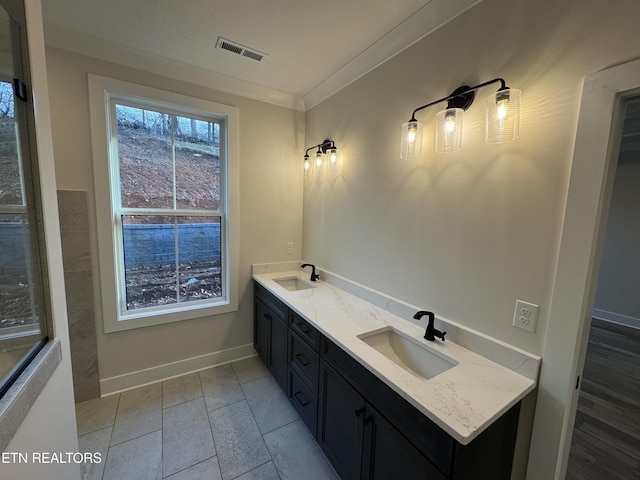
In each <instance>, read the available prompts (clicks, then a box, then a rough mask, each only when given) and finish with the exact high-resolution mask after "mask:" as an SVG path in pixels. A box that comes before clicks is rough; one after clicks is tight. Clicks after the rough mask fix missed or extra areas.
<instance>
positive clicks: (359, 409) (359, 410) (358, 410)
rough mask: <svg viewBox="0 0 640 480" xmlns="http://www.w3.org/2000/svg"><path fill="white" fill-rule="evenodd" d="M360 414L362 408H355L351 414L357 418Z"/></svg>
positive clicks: (362, 410)
mask: <svg viewBox="0 0 640 480" xmlns="http://www.w3.org/2000/svg"><path fill="white" fill-rule="evenodd" d="M362 412H364V407H360V408H356V409H355V411H354V412H353V413H354V414H355V416H356V417H359V416H360V415H362Z"/></svg>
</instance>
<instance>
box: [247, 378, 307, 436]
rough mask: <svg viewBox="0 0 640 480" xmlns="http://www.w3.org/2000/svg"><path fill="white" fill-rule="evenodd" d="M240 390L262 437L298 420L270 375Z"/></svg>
mask: <svg viewBox="0 0 640 480" xmlns="http://www.w3.org/2000/svg"><path fill="white" fill-rule="evenodd" d="M242 390H243V391H244V396H245V397H246V399H247V403H248V404H249V408H251V413H253V417H254V418H255V420H256V423H257V424H258V428H259V429H260V432H261V433H262V434H263V435H264V434H265V433H268V432H270V431H272V430H275V429H276V428H280V427H282V426H284V425H286V424H288V423H291V422H293V421H295V420H298V419H299V418H300V417H299V416H298V414H297V412H296V411H295V409H294V408H293V407H292V406H291V403H289V399H287V397H286V396H285V394H284V392H283V391H282V390H281V389H280V386H279V385H278V383H277V382H276V380H275V379H274V378H273V377H272V376H271V375H269V376H268V377H263V378H259V379H258V380H254V381H252V382H248V383H245V384H243V385H242Z"/></svg>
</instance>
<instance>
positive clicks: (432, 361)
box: [358, 327, 458, 380]
mask: <svg viewBox="0 0 640 480" xmlns="http://www.w3.org/2000/svg"><path fill="white" fill-rule="evenodd" d="M358 338H359V339H360V340H362V341H363V342H364V343H366V344H367V345H369V346H370V347H372V348H374V349H375V350H377V351H378V352H380V353H381V354H383V355H384V356H385V357H387V358H388V359H389V360H391V361H393V362H394V363H395V364H397V365H398V366H400V367H402V368H403V369H405V370H406V371H408V372H410V373H412V374H413V375H415V376H417V377H419V378H422V379H425V380H428V379H430V378H433V377H435V376H436V375H440V374H441V373H442V372H446V371H447V370H449V369H450V368H451V367H455V366H456V365H457V364H458V362H456V361H455V360H453V359H450V358H448V357H446V356H444V355H442V354H441V353H439V352H435V351H432V350H431V349H429V347H428V346H427V345H425V344H424V343H422V342H420V341H419V340H417V339H415V338H412V337H410V336H409V335H407V334H405V333H403V332H401V331H399V330H396V329H395V328H393V327H383V328H381V329H377V330H373V331H371V332H366V333H363V334H361V335H358Z"/></svg>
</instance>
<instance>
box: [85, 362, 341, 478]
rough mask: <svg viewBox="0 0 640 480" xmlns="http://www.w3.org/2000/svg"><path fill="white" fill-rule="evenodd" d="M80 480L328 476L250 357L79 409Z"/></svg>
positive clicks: (307, 437)
mask: <svg viewBox="0 0 640 480" xmlns="http://www.w3.org/2000/svg"><path fill="white" fill-rule="evenodd" d="M76 418H77V422H78V442H79V445H80V451H84V452H100V453H101V455H102V459H103V461H102V463H99V464H85V465H83V466H82V467H83V469H82V478H83V479H86V480H94V479H98V480H99V479H103V480H112V479H114V480H147V479H149V480H162V479H169V480H205V479H207V480H214V479H215V480H232V479H238V480H271V479H273V480H281V479H282V480H284V479H296V480H297V479H302V478H304V479H305V480H325V479H326V480H329V479H331V480H334V479H336V478H337V477H336V474H335V472H334V470H333V469H332V468H331V466H330V465H329V464H328V463H327V460H326V459H325V457H324V456H323V454H322V453H321V451H320V448H319V447H318V444H317V443H316V442H315V441H314V440H313V438H312V437H311V435H310V434H309V431H308V430H307V429H306V428H305V426H304V424H303V423H302V421H301V420H300V417H299V416H298V414H297V413H296V411H295V410H294V409H293V407H292V406H291V405H290V404H289V401H288V400H287V398H286V396H285V395H284V393H283V392H282V390H280V388H279V386H278V385H277V383H276V381H275V380H274V379H273V377H272V376H271V374H270V373H269V371H268V370H267V369H266V368H265V367H264V365H263V364H262V363H261V362H260V360H259V359H258V357H252V358H248V359H245V360H241V361H239V362H234V363H231V364H228V365H223V366H220V367H215V368H210V369H207V370H203V371H201V372H198V373H192V374H189V375H184V376H182V377H178V378H174V379H171V380H167V381H165V382H162V383H157V384H153V385H148V386H146V387H141V388H137V389H135V390H130V391H127V392H124V393H121V394H118V395H112V396H109V397H106V398H100V399H95V400H89V401H86V402H82V403H78V404H77V405H76Z"/></svg>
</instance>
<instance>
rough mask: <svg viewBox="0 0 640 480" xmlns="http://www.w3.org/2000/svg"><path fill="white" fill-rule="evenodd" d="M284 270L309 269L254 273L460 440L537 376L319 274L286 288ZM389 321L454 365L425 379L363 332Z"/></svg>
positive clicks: (487, 421)
mask: <svg viewBox="0 0 640 480" xmlns="http://www.w3.org/2000/svg"><path fill="white" fill-rule="evenodd" d="M254 272H256V270H255V269H254ZM283 277H299V278H300V279H302V280H304V281H307V282H308V281H309V272H306V271H302V270H291V271H275V272H265V273H254V275H253V278H254V279H255V280H257V281H258V282H259V283H260V284H261V285H262V286H264V287H265V288H266V289H267V290H268V291H270V292H271V293H273V294H274V295H275V296H276V297H278V298H279V299H280V300H282V301H283V302H284V303H286V304H287V305H288V306H289V307H290V308H292V309H293V310H294V311H295V312H296V313H298V314H299V315H301V316H302V317H303V318H304V319H306V320H307V321H308V322H309V323H311V324H312V325H313V326H315V327H316V328H317V329H318V330H319V331H320V332H321V333H322V334H324V335H325V336H326V337H327V338H329V339H330V340H332V341H333V342H334V343H336V344H337V345H338V346H340V347H341V348H342V349H343V350H345V351H346V352H348V353H349V354H350V355H351V356H352V357H353V358H355V359H356V360H357V361H359V362H360V363H361V364H362V365H364V366H365V367H366V368H367V369H369V370H370V371H371V372H372V373H373V374H374V375H376V376H377V377H378V378H380V379H381V380H382V381H383V382H384V383H386V384H387V385H388V386H389V387H391V388H392V389H393V390H395V391H396V392H397V393H398V394H400V395H401V396H402V397H404V398H405V399H406V400H407V401H409V403H411V404H412V405H414V406H415V407H416V408H417V409H418V410H419V411H420V412H422V413H423V414H424V415H426V416H427V417H428V418H429V419H431V420H432V421H433V422H435V423H436V424H437V425H438V426H440V427H441V428H442V429H443V430H445V431H446V432H447V433H448V434H449V435H451V436H452V437H453V438H454V439H455V440H457V441H458V442H460V443H461V444H463V445H466V444H468V443H469V442H471V440H473V439H474V438H475V437H476V436H478V435H479V434H480V433H481V432H482V431H484V429H485V428H487V427H488V426H489V425H491V423H492V422H493V421H494V420H496V419H498V418H499V417H500V416H501V415H502V414H503V413H505V412H506V411H507V410H509V408H511V407H512V406H513V405H515V404H516V403H517V402H518V401H520V400H521V399H522V398H524V397H525V395H526V394H527V393H529V392H531V391H532V390H533V389H534V388H535V387H536V382H535V380H532V379H530V378H527V377H526V376H523V375H521V374H519V373H517V372H515V371H513V370H511V369H509V368H506V367H504V366H502V365H500V364H498V363H495V362H493V361H491V360H489V359H487V358H485V357H484V356H481V355H478V354H476V353H474V352H472V351H470V350H468V349H466V348H464V347H461V346H459V345H456V344H455V343H453V342H451V341H449V340H446V341H445V342H442V341H440V340H436V341H433V342H428V341H426V340H424V339H423V335H424V327H420V326H419V325H416V324H415V323H413V322H411V321H407V320H406V319H404V318H400V317H398V316H396V315H394V314H392V313H390V312H389V311H387V310H385V309H383V308H380V307H377V306H375V305H373V304H371V303H369V302H367V301H365V300H363V299H361V298H359V297H357V296H355V295H352V294H350V293H348V292H346V291H344V290H342V289H340V288H337V287H336V286H334V285H332V284H329V283H327V282H324V281H322V280H320V281H317V282H315V284H314V288H309V289H305V290H296V291H289V290H287V289H285V288H284V287H282V286H280V285H279V284H278V283H276V282H275V281H274V279H277V278H283ZM425 318H426V317H425ZM386 326H391V327H393V328H395V329H397V330H399V331H400V332H403V333H405V334H407V335H409V336H411V337H412V338H414V339H416V340H417V341H418V342H420V343H423V344H424V345H426V346H427V348H428V349H432V351H433V350H435V351H436V352H439V353H440V354H442V355H444V356H446V357H449V358H450V359H452V360H453V361H454V362H457V365H455V366H454V367H452V368H450V369H448V370H446V371H445V372H443V373H441V374H439V375H437V376H435V377H433V378H431V379H429V380H425V379H424V378H420V377H419V376H416V375H414V374H412V373H410V372H408V371H407V370H405V369H404V368H402V367H400V366H399V365H397V364H396V363H394V362H393V361H391V360H390V359H388V358H387V357H386V356H384V355H383V354H381V353H379V352H378V351H376V350H375V349H373V348H372V347H371V346H369V345H368V344H366V343H365V342H363V341H362V340H360V339H359V338H358V335H361V334H364V333H367V332H370V331H372V330H375V329H379V328H381V327H386Z"/></svg>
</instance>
